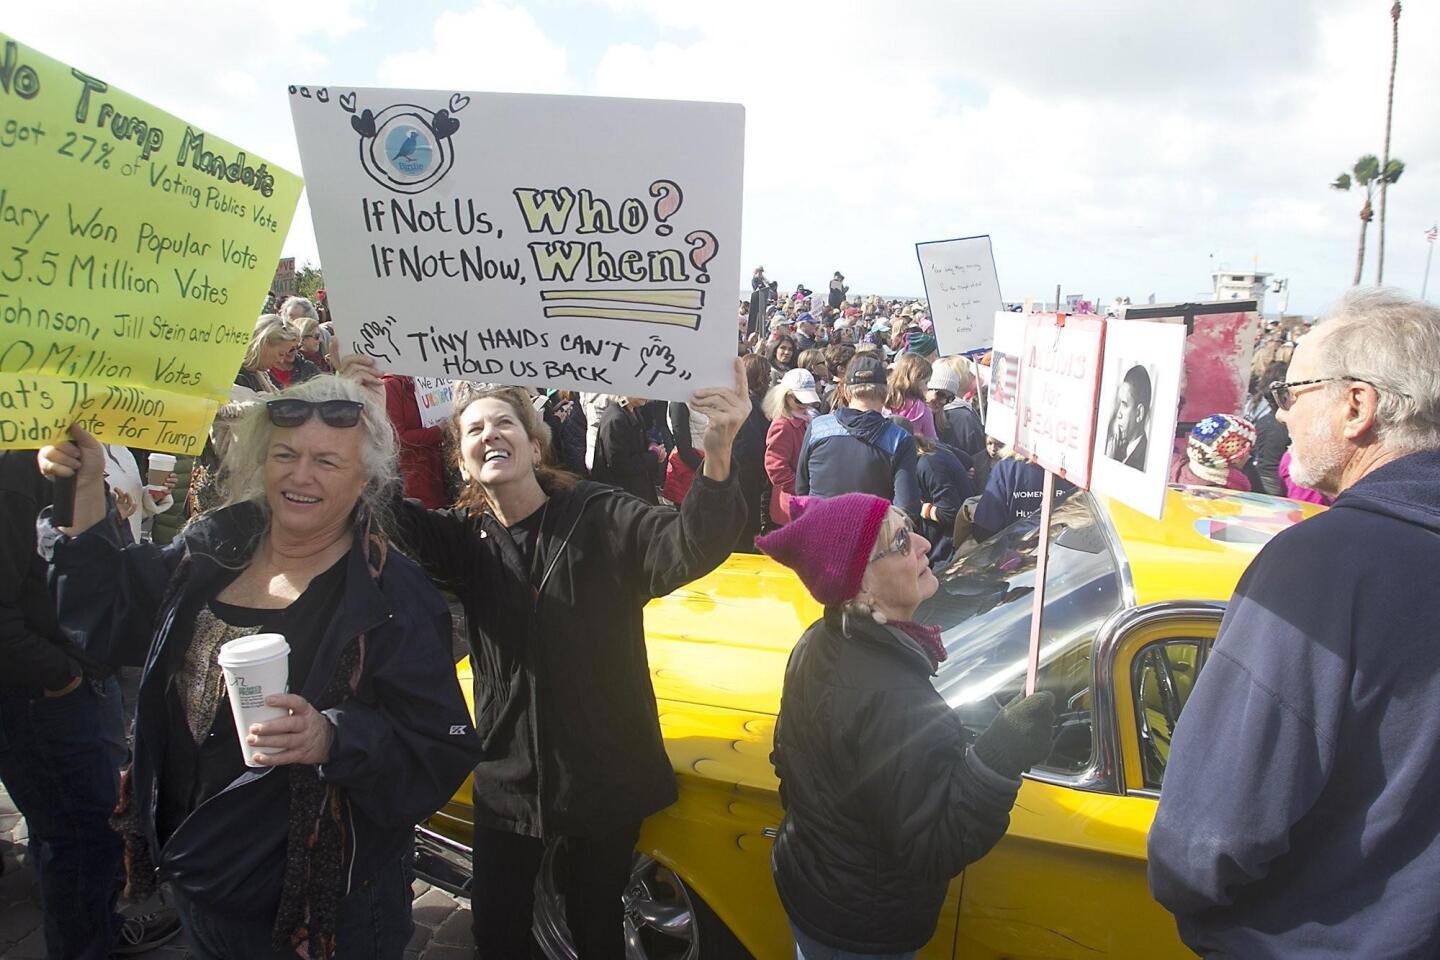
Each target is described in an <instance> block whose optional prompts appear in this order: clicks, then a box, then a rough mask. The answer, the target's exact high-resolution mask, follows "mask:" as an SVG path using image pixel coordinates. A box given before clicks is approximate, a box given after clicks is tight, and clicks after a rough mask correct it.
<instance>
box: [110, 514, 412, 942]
mask: <svg viewBox="0 0 1440 960" xmlns="http://www.w3.org/2000/svg"><path fill="white" fill-rule="evenodd" d="M373 528H374V525H373V524H372V523H371V522H368V521H367V522H366V525H365V528H364V532H363V534H362V539H363V541H364V543H365V548H366V566H367V568H368V569H369V571H370V576H371V577H372V578H374V579H377V580H378V579H379V577H380V573H381V571H382V570H383V569H384V566H385V557H386V554H387V551H388V544H387V543H386V541H385V540H384V538H383V537H381V536H380V535H379V534H378V533H373V532H372V530H373ZM183 562H184V561H182V563H183ZM176 573H177V574H179V573H180V571H179V570H177V571H176ZM174 582H178V577H177V578H176V580H175V581H172V589H173V583H174ZM364 666H365V635H364V634H363V633H362V634H360V635H359V636H357V637H355V638H353V639H352V640H351V641H350V642H349V643H347V644H346V645H345V650H344V652H342V653H341V655H340V663H339V665H338V666H337V667H336V670H335V674H334V676H332V677H331V678H330V682H329V684H328V685H327V686H326V687H325V691H324V693H322V694H321V696H320V697H319V698H318V699H317V700H316V702H315V703H314V704H313V706H314V707H315V709H316V710H317V711H320V710H328V709H330V708H331V707H334V706H336V705H337V704H339V703H340V702H342V701H343V700H345V699H346V698H347V697H350V696H352V695H353V694H354V693H355V691H356V690H357V689H358V688H359V684H360V675H361V673H362V671H363V669H364ZM216 704H217V705H218V701H216ZM211 716H213V711H212V713H211ZM270 776H288V777H289V785H290V819H289V823H288V825H287V835H286V841H285V871H284V877H283V879H282V881H281V886H280V908H279V910H277V911H276V914H275V924H274V926H273V927H272V929H271V942H272V943H273V944H274V945H275V946H276V947H280V948H282V949H283V948H285V947H287V946H288V947H290V948H291V949H293V950H294V951H295V953H296V955H297V956H299V957H302V958H311V960H315V958H324V960H329V958H330V957H331V956H332V955H333V954H334V953H335V942H336V937H335V921H336V917H337V915H338V912H339V906H340V901H341V899H343V898H344V896H345V893H346V891H345V870H344V868H345V854H346V850H347V849H348V848H349V847H350V845H351V843H352V842H353V839H354V838H353V837H351V835H350V831H349V821H348V818H347V817H346V816H345V810H346V805H347V803H348V800H347V799H346V798H345V796H344V794H343V793H342V792H341V790H340V788H339V787H337V786H335V785H334V784H326V783H322V782H321V781H320V775H319V772H318V770H317V769H316V767H315V766H314V765H312V764H291V765H288V766H285V767H280V768H276V769H275V770H274V772H272V773H271V774H270ZM111 826H113V827H114V828H115V830H116V831H117V832H118V833H119V834H120V835H121V838H122V839H123V841H124V847H125V897H126V899H128V900H130V901H132V902H141V901H144V900H146V899H148V898H149V897H150V896H151V895H152V894H154V892H155V887H156V877H155V864H154V862H153V861H152V860H151V858H150V845H149V843H148V842H147V840H146V838H145V830H144V824H143V823H142V821H141V816H140V810H139V807H138V805H137V804H136V803H135V802H134V785H133V782H132V779H131V776H130V770H129V769H128V768H127V769H125V770H124V771H123V772H122V773H121V777H120V801H119V803H118V804H116V807H115V812H114V815H113V817H112V819H111Z"/></svg>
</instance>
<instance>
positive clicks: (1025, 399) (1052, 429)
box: [1015, 313, 1105, 487]
mask: <svg viewBox="0 0 1440 960" xmlns="http://www.w3.org/2000/svg"><path fill="white" fill-rule="evenodd" d="M1104 348H1105V321H1103V320H1096V319H1093V318H1089V317H1064V318H1063V322H1061V318H1057V317H1056V315H1055V314H1053V313H1032V314H1028V315H1025V351H1024V363H1023V366H1022V369H1021V372H1020V411H1019V422H1018V424H1017V425H1016V432H1015V449H1016V450H1018V451H1020V452H1021V453H1023V454H1026V455H1028V456H1032V457H1034V458H1035V459H1036V461H1038V462H1039V464H1040V465H1041V466H1042V467H1044V468H1045V469H1046V470H1051V471H1053V472H1055V473H1058V474H1060V475H1061V476H1062V477H1064V478H1065V479H1066V480H1068V481H1070V482H1071V483H1073V484H1075V485H1076V486H1077V487H1088V486H1089V485H1090V459H1091V454H1092V452H1093V448H1094V443H1095V400H1096V391H1097V390H1098V389H1099V387H1100V358H1101V357H1102V355H1103V353H1104Z"/></svg>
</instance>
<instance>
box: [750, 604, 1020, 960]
mask: <svg viewBox="0 0 1440 960" xmlns="http://www.w3.org/2000/svg"><path fill="white" fill-rule="evenodd" d="M932 669H933V668H932V665H931V662H930V658H929V656H928V655H927V654H926V653H925V652H924V651H923V650H921V649H920V646H919V645H918V644H917V643H916V642H915V641H914V640H912V639H911V638H910V637H908V636H906V635H905V634H904V633H901V632H900V631H898V630H895V629H894V628H891V627H885V626H881V625H879V624H877V623H875V622H874V621H872V620H869V619H868V618H859V617H850V616H846V615H844V614H842V613H840V611H839V610H837V609H834V608H830V609H827V610H826V611H825V616H824V617H823V618H822V619H820V620H817V621H816V622H815V623H813V624H812V625H811V626H810V629H808V630H806V631H805V635H804V636H803V637H801V638H800V642H799V643H797V644H796V645H795V649H794V651H793V652H792V653H791V654H790V663H789V666H787V667H786V669H785V690H784V694H783V696H782V698H781V701H780V717H779V719H778V720H777V721H776V725H775V752H774V753H773V754H772V755H771V758H770V759H771V761H772V762H773V763H774V764H775V773H776V775H777V776H778V777H779V778H780V799H781V802H782V803H783V804H784V806H785V819H784V820H783V821H782V822H781V824H780V836H779V837H778V838H777V839H776V841H775V848H774V852H773V853H772V855H771V864H772V867H773V868H774V871H775V886H776V888H777V889H778V890H779V892H780V900H781V902H782V903H783V904H784V906H785V912H786V913H787V914H789V916H790V919H791V920H792V921H793V922H794V923H795V925H796V926H798V927H799V928H800V929H801V930H803V931H804V932H805V933H807V934H808V935H809V936H811V937H813V938H814V939H816V940H818V941H820V942H821V943H824V944H828V945H830V946H833V947H838V948H840V949H842V950H849V951H853V952H856V953H900V952H903V951H908V950H918V949H919V948H920V947H922V946H924V945H925V943H926V942H928V941H929V939H930V937H931V935H932V934H933V933H934V932H935V923H936V920H937V919H938V918H939V915H940V906H941V903H942V902H943V901H944V899H945V888H946V886H947V885H948V884H949V882H950V880H951V878H953V877H955V876H956V875H957V874H959V873H960V871H962V870H964V869H965V866H966V865H967V864H970V863H973V862H975V861H976V860H978V859H980V858H981V857H983V856H984V855H985V854H986V853H988V852H989V851H990V848H992V847H993V846H995V844H996V843H998V842H999V840H1000V838H1001V837H1002V836H1003V835H1004V834H1005V830H1006V828H1007V827H1008V826H1009V823H1010V807H1011V806H1012V805H1013V804H1014V802H1015V795H1016V793H1017V792H1018V791H1019V789H1020V781H1019V780H1009V779H1007V778H1005V777H1002V776H1000V775H999V774H996V773H995V772H993V771H991V770H990V769H989V768H988V767H986V766H985V765H984V764H983V763H981V762H980V761H979V760H978V759H977V758H976V757H975V756H974V754H973V753H972V752H971V751H970V750H969V749H968V747H967V746H966V742H967V738H966V735H965V731H964V729H963V728H962V727H961V725H960V720H959V718H958V717H957V716H956V715H955V713H954V711H952V710H951V709H950V708H949V707H948V706H947V705H946V704H945V701H944V700H943V699H942V698H941V697H940V694H938V693H937V692H936V691H935V688H934V687H932V686H931V685H930V674H931V670H932Z"/></svg>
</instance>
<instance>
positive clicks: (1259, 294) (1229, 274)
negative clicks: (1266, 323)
mask: <svg viewBox="0 0 1440 960" xmlns="http://www.w3.org/2000/svg"><path fill="white" fill-rule="evenodd" d="M1210 276H1211V277H1213V278H1214V280H1215V292H1214V294H1213V295H1212V296H1211V299H1212V300H1254V301H1255V312H1256V313H1258V314H1261V315H1262V316H1263V315H1264V313H1265V294H1266V293H1267V292H1268V291H1269V289H1270V277H1271V276H1273V274H1269V273H1260V272H1258V271H1251V272H1248V273H1247V272H1243V271H1240V270H1217V271H1215V272H1214V273H1212V274H1211V275H1210ZM1286 299H1287V300H1288V299H1289V296H1288V293H1287V296H1286Z"/></svg>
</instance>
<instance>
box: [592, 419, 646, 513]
mask: <svg viewBox="0 0 1440 960" xmlns="http://www.w3.org/2000/svg"><path fill="white" fill-rule="evenodd" d="M657 466H658V464H657V463H656V461H655V457H654V456H653V455H652V454H651V453H650V441H649V438H648V437H646V435H645V426H644V424H643V423H641V421H640V418H639V416H637V415H636V414H635V413H632V412H631V411H630V408H629V407H627V406H624V405H622V404H620V403H612V404H610V406H608V407H606V408H605V412H604V413H603V414H601V415H600V428H599V431H598V432H597V433H596V435H595V462H594V464H593V465H592V466H591V468H590V479H592V480H594V481H596V482H597V483H608V484H610V485H611V486H612V487H619V488H620V489H621V490H624V491H625V492H626V493H629V494H632V495H634V496H637V497H639V498H640V499H641V500H644V501H645V502H646V503H649V504H655V503H659V499H658V498H657V497H656V496H655V470H656V467H657Z"/></svg>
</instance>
